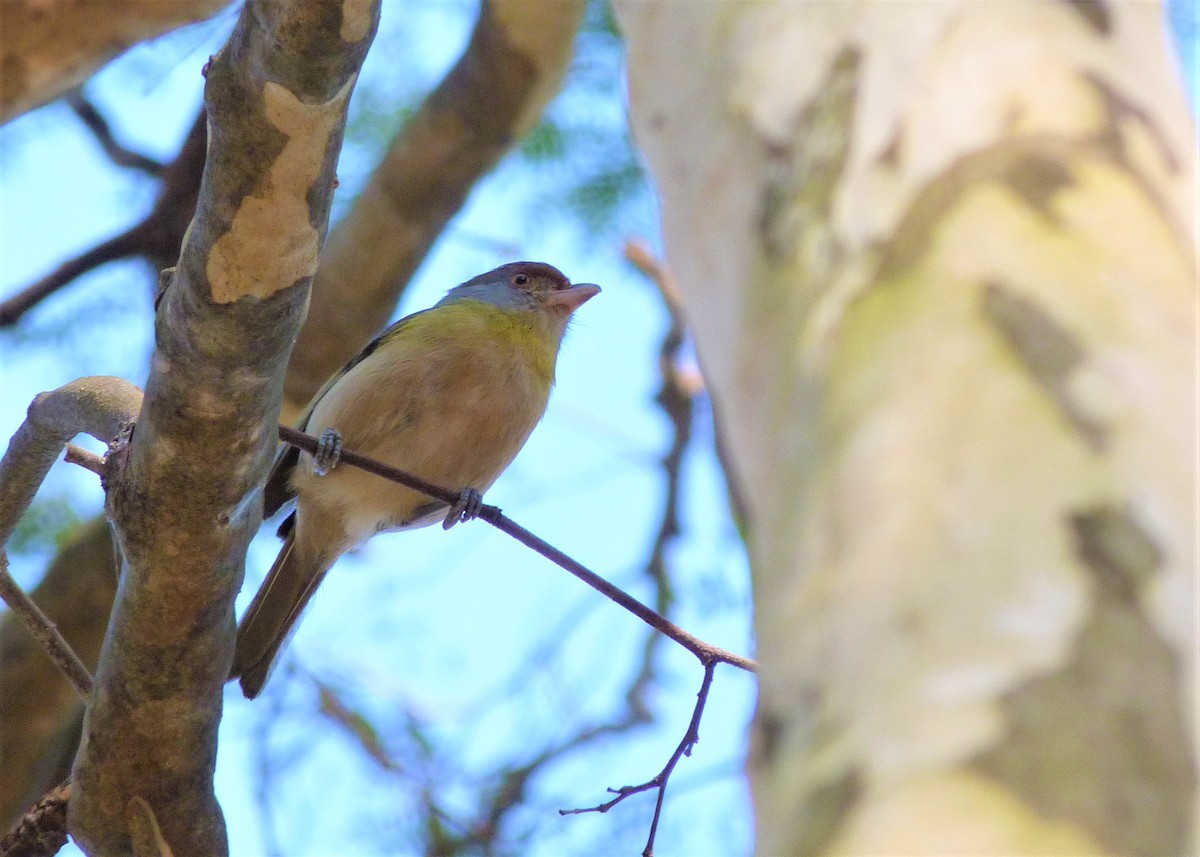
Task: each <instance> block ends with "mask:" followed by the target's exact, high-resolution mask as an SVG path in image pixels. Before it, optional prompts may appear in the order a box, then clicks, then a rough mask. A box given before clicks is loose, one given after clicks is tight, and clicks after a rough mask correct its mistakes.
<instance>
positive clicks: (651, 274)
mask: <svg viewBox="0 0 1200 857" xmlns="http://www.w3.org/2000/svg"><path fill="white" fill-rule="evenodd" d="M625 258H626V259H628V260H629V262H630V264H632V265H633V266H634V267H635V268H637V269H638V270H639V271H640V272H641V273H642V274H644V275H645V276H646V277H647V278H649V280H650V281H651V282H652V283H654V285H655V286H656V287H657V288H658V292H659V294H660V295H662V299H663V304H664V305H665V306H666V308H667V315H668V317H669V318H670V320H671V328H670V330H669V331H668V333H667V336H666V338H665V339H664V342H663V352H662V353H663V354H664V355H665V354H666V353H667V344H668V342H670V341H672V338H673V337H675V336H678V337H679V338H678V340H676V347H675V351H674V354H676V355H677V354H678V346H679V345H682V342H683V337H684V335H686V333H687V321H686V319H685V318H684V313H683V297H682V295H680V293H679V286H678V285H677V284H676V282H675V278H674V277H673V276H671V272H670V270H668V269H667V267H666V265H664V264H663V263H662V262H661V261H660V260H659V259H657V258H655V256H654V254H653V253H652V252H651V251H650V248H649V246H647V244H646V243H645V242H644V241H638V240H630V241H627V242H626V243H625ZM665 372H666V370H665V369H664V376H663V377H664V379H665V378H666V377H667V375H666V374H665ZM674 376H675V378H676V380H677V382H678V383H679V384H680V387H681V389H684V390H688V391H690V392H691V394H692V395H693V396H694V395H695V394H696V393H698V392H699V391H700V390H701V389H703V388H704V386H705V385H704V381H703V379H702V378H700V377H697V376H695V374H694V373H693V375H692V376H690V377H689V376H688V375H687V374H686V373H684V372H682V371H681V370H680V369H679V368H678V366H675V367H674ZM661 395H662V394H660V396H661ZM660 401H661V400H660ZM664 407H666V406H665V404H664ZM713 412H714V413H713V435H714V444H713V445H714V447H715V451H716V454H717V461H719V462H720V464H721V471H722V472H723V473H724V474H725V491H726V493H727V494H728V496H729V505H730V507H731V509H732V510H733V516H734V519H735V520H736V521H737V524H738V526H739V527H744V526H745V525H746V522H747V521H748V520H749V517H748V511H747V510H748V506H747V505H746V500H745V498H744V497H743V496H742V491H741V487H740V485H739V483H738V478H737V473H736V471H735V469H734V466H733V459H732V456H731V455H730V453H729V448H728V443H726V440H725V433H724V431H723V430H722V428H721V419H720V414H718V413H716V406H715V404H714V406H713ZM669 414H670V412H669V411H668V415H669Z"/></svg>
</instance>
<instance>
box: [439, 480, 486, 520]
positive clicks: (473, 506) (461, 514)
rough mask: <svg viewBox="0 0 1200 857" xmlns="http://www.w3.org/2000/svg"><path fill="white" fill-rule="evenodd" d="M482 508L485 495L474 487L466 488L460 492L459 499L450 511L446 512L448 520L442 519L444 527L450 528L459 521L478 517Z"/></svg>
mask: <svg viewBox="0 0 1200 857" xmlns="http://www.w3.org/2000/svg"><path fill="white" fill-rule="evenodd" d="M482 509H483V495H482V494H480V493H479V492H478V491H476V490H475V489H474V488H464V489H462V491H460V492H459V494H458V499H457V500H455V501H454V505H453V506H451V507H450V511H449V512H447V513H446V520H444V521H442V529H444V530H448V529H450V528H451V527H453V526H454V525H455V524H457V523H458V522H459V521H463V522H465V521H470V520H473V519H475V518H478V517H479V512H480V511H481V510H482Z"/></svg>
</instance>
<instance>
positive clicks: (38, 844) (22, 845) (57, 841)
mask: <svg viewBox="0 0 1200 857" xmlns="http://www.w3.org/2000/svg"><path fill="white" fill-rule="evenodd" d="M70 797H71V781H70V780H67V781H66V782H65V783H62V784H60V785H58V786H55V787H54V788H53V789H51V790H50V791H49V792H47V793H46V795H45V796H44V797H42V799H41V800H39V801H38V802H37V803H35V804H34V805H33V806H32V807H30V808H29V810H28V811H27V812H26V813H25V814H24V815H22V816H21V818H20V819H19V820H18V821H17V823H16V824H14V825H13V826H12V828H11V829H10V830H9V831H8V833H6V834H4V836H3V837H2V838H0V854H3V855H4V857H51V855H53V854H57V853H58V852H59V850H60V849H61V848H62V847H63V846H64V845H66V844H67V801H68V800H69V799H70Z"/></svg>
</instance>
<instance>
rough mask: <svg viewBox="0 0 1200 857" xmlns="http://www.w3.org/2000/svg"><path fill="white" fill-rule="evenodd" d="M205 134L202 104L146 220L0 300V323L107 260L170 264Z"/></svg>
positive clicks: (188, 210)
mask: <svg viewBox="0 0 1200 857" xmlns="http://www.w3.org/2000/svg"><path fill="white" fill-rule="evenodd" d="M207 140H208V135H207V133H206V114H205V111H204V110H203V109H201V110H200V113H199V115H198V116H197V117H196V121H195V122H193V123H192V128H191V130H190V131H189V132H188V135H187V137H186V138H184V141H183V145H182V146H180V148H179V154H178V155H176V157H175V160H174V161H172V162H171V163H170V164H168V165H167V166H166V168H165V169H164V170H163V172H162V177H163V183H162V188H161V189H160V190H159V194H158V200H157V201H156V202H155V203H154V208H153V209H152V210H151V211H150V214H148V215H147V216H146V218H145V220H143V221H141V222H140V223H138V224H137V225H135V226H133V227H131V228H129V229H127V230H126V231H124V232H122V233H121V234H120V235H116V236H114V237H112V238H109V239H108V240H107V241H102V242H101V243H99V244H97V245H96V246H95V247H92V248H91V249H90V250H86V251H84V252H83V253H81V254H80V255H78V256H76V257H75V258H74V259H69V260H67V261H66V262H63V263H62V264H61V265H59V266H58V267H57V268H55V269H54V270H53V271H51V272H50V273H49V274H47V275H46V276H44V277H42V278H41V279H40V280H38V281H37V282H36V283H33V284H32V285H29V286H26V287H25V288H24V289H22V290H21V291H19V292H17V293H16V294H15V295H12V296H11V297H9V298H7V299H6V300H4V301H0V327H8V326H10V325H13V324H16V323H17V321H18V320H19V319H20V318H21V316H23V315H24V314H25V313H26V312H28V311H29V310H30V309H32V308H33V307H34V306H36V305H37V304H39V303H41V302H42V301H43V300H45V299H46V298H48V297H50V295H52V294H54V293H55V292H56V291H58V290H59V289H61V288H63V287H64V286H66V285H67V284H69V283H71V282H72V281H74V280H75V279H77V278H78V277H81V276H83V275H84V274H86V273H88V272H89V271H91V270H93V269H95V268H98V267H100V266H101V265H104V264H107V263H108V262H115V261H117V260H118V259H127V258H129V257H130V256H138V255H140V256H145V257H146V260H147V261H148V262H149V263H150V264H151V265H153V266H154V267H155V269H156V270H161V269H162V268H165V267H167V266H168V265H171V264H174V262H175V260H176V259H177V258H178V257H179V246H180V244H181V243H183V236H184V233H185V232H186V231H187V227H188V224H189V223H190V222H191V220H192V213H193V212H194V211H195V210H196V196H197V194H198V192H199V190H200V176H201V173H202V171H203V169H204V153H205V148H206V144H207Z"/></svg>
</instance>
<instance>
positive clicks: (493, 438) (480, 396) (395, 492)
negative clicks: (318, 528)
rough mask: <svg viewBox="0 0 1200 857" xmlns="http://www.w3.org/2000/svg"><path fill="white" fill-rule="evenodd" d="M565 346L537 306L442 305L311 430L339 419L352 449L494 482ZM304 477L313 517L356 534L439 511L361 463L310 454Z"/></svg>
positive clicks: (422, 317) (342, 385) (531, 419)
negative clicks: (316, 465)
mask: <svg viewBox="0 0 1200 857" xmlns="http://www.w3.org/2000/svg"><path fill="white" fill-rule="evenodd" d="M557 353H558V341H557V338H556V337H552V336H551V335H549V334H548V333H547V331H546V330H545V329H543V328H542V326H541V325H540V324H539V323H538V318H537V316H536V314H535V313H530V312H511V311H506V310H501V309H499V308H497V307H494V306H491V305H490V304H485V303H481V302H477V301H460V302H458V303H454V304H448V305H446V306H441V307H437V308H435V309H432V310H429V311H428V312H423V313H419V314H417V315H415V316H412V317H410V318H409V319H406V320H405V321H404V322H403V323H402V324H400V325H398V326H397V327H396V328H395V329H393V330H392V331H390V332H389V333H388V334H386V335H385V336H384V337H383V338H382V339H381V341H380V343H379V345H378V347H377V348H376V349H375V350H374V351H373V352H372V353H371V354H370V356H368V357H367V358H366V359H365V360H363V361H362V362H361V363H359V364H357V365H356V366H354V367H353V368H352V369H351V370H350V371H349V372H348V373H347V374H346V375H344V376H343V377H342V378H341V379H339V380H338V382H337V383H336V384H334V385H333V387H331V388H330V390H329V391H328V392H327V393H326V394H325V395H324V396H323V397H322V398H321V400H320V401H318V402H317V403H316V405H315V407H314V408H313V412H312V416H311V418H310V419H309V421H308V427H307V430H308V432H309V433H310V434H313V435H320V434H321V432H322V431H324V430H325V429H326V428H330V427H332V428H335V429H337V430H338V431H340V432H341V433H342V436H343V439H344V441H345V445H346V448H347V449H353V450H355V451H358V452H361V453H363V454H364V455H369V456H371V457H373V458H377V459H379V460H381V461H386V462H387V463H389V464H391V465H393V466H395V467H398V468H401V469H403V470H407V471H409V472H411V473H415V474H416V475H418V476H421V477H423V478H425V479H428V480H429V481H431V482H434V483H436V484H439V485H443V486H445V487H446V488H449V489H451V490H459V489H461V488H468V487H469V488H475V489H477V490H479V491H484V490H486V489H487V488H488V487H490V486H491V485H492V483H493V482H495V480H496V478H497V477H499V475H500V473H501V472H503V470H504V469H505V468H506V467H507V466H508V465H509V463H510V462H511V461H512V460H513V458H515V457H516V454H517V453H518V452H519V451H520V449H521V447H522V446H523V445H524V443H525V440H526V439H527V438H528V437H529V434H530V432H532V431H533V428H534V426H536V425H537V423H538V420H540V419H541V417H542V414H543V413H544V412H545V408H546V402H547V400H548V398H549V394H550V387H551V385H552V383H553V379H554V364H555V360H556V357H557ZM292 485H293V487H294V488H295V489H296V491H297V494H298V500H299V505H300V512H301V517H302V518H307V517H309V516H310V515H312V514H314V513H316V514H321V515H326V516H332V517H334V518H340V519H341V523H342V527H343V529H344V530H345V532H346V533H347V539H348V540H349V541H350V542H351V543H359V542H361V541H362V540H364V539H366V538H369V537H370V536H371V535H373V534H374V533H375V532H378V531H379V530H383V529H398V528H403V527H407V526H420V525H423V524H426V523H430V522H431V521H432V520H433V519H434V518H433V517H430V516H428V515H425V516H424V517H421V518H420V519H417V516H418V514H419V513H422V512H427V511H428V507H429V503H430V499H429V498H428V497H425V496H424V495H422V494H419V493H417V492H414V491H410V490H409V489H406V488H403V487H401V486H398V485H395V484H393V483H390V482H387V481H385V480H383V479H381V478H379V477H376V476H373V475H371V474H368V473H364V472H362V471H360V470H357V469H355V468H350V467H340V468H338V469H336V470H335V471H333V472H332V473H331V474H329V475H328V476H325V477H317V476H315V475H314V474H313V473H312V467H311V463H310V461H309V459H308V457H307V456H303V457H302V460H301V462H300V465H299V466H298V467H297V468H296V471H295V473H294V474H293V477H292ZM318 510H319V511H318ZM434 517H436V516H434ZM330 523H333V521H330Z"/></svg>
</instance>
